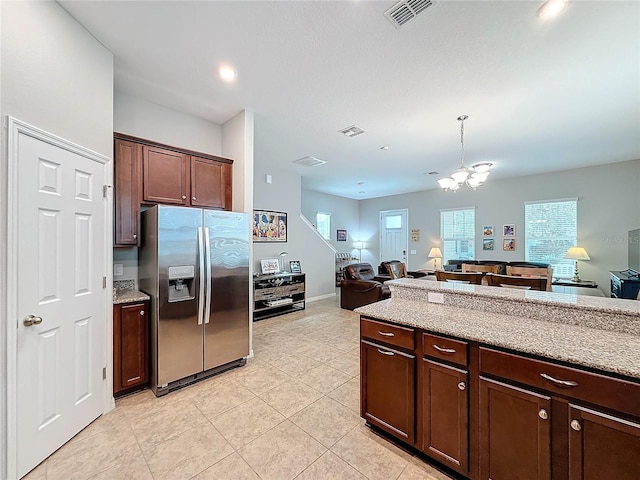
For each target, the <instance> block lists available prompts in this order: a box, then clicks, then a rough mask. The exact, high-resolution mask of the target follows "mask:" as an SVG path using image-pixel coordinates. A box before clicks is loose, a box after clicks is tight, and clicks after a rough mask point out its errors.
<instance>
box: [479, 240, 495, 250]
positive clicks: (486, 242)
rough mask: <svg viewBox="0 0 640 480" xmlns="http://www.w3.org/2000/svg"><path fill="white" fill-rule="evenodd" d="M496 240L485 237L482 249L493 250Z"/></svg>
mask: <svg viewBox="0 0 640 480" xmlns="http://www.w3.org/2000/svg"><path fill="white" fill-rule="evenodd" d="M494 244H495V242H494V240H493V238H483V239H482V250H493V246H494Z"/></svg>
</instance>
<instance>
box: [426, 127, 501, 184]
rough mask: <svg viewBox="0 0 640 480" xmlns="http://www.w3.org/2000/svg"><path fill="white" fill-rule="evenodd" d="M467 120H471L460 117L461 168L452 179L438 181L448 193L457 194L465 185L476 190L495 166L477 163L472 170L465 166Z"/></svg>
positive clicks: (487, 163) (452, 175)
mask: <svg viewBox="0 0 640 480" xmlns="http://www.w3.org/2000/svg"><path fill="white" fill-rule="evenodd" d="M467 118H469V116H468V115H460V116H459V117H458V121H459V122H460V146H461V156H460V168H458V169H457V170H456V171H455V172H453V173H452V174H451V176H450V177H447V178H441V179H440V180H438V185H440V187H442V189H443V190H444V191H447V192H448V191H451V192H455V191H456V190H458V188H460V186H461V185H463V184H464V185H466V186H467V187H470V188H472V189H473V190H475V189H476V188H478V187H479V186H480V185H482V184H483V183H484V182H485V181H486V180H487V177H488V176H489V169H490V168H491V167H492V166H493V164H492V163H489V162H480V163H476V164H474V165H472V166H471V168H467V167H465V166H464V121H465V120H466V119H467Z"/></svg>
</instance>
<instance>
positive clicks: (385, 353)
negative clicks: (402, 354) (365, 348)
mask: <svg viewBox="0 0 640 480" xmlns="http://www.w3.org/2000/svg"><path fill="white" fill-rule="evenodd" d="M378 352H380V353H381V354H383V355H389V356H390V357H393V356H394V355H395V353H393V352H389V351H387V350H380V349H378Z"/></svg>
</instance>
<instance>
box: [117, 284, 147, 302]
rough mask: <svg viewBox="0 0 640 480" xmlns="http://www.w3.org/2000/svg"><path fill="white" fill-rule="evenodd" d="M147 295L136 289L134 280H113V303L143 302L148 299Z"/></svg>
mask: <svg viewBox="0 0 640 480" xmlns="http://www.w3.org/2000/svg"><path fill="white" fill-rule="evenodd" d="M149 298H151V297H149V295H147V294H146V293H144V292H141V291H140V290H137V289H136V282H135V280H114V282H113V304H114V305H120V304H123V303H132V302H144V301H145V300H149Z"/></svg>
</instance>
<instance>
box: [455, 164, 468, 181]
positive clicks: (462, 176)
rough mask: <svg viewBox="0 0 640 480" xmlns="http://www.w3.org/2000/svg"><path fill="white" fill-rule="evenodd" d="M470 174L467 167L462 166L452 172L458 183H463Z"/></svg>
mask: <svg viewBox="0 0 640 480" xmlns="http://www.w3.org/2000/svg"><path fill="white" fill-rule="evenodd" d="M468 176H469V170H467V169H466V168H465V167H460V168H459V169H458V170H456V171H455V172H453V173H452V174H451V178H453V179H454V180H455V181H456V182H458V183H463V182H464V181H465V180H466V179H467V177H468Z"/></svg>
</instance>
